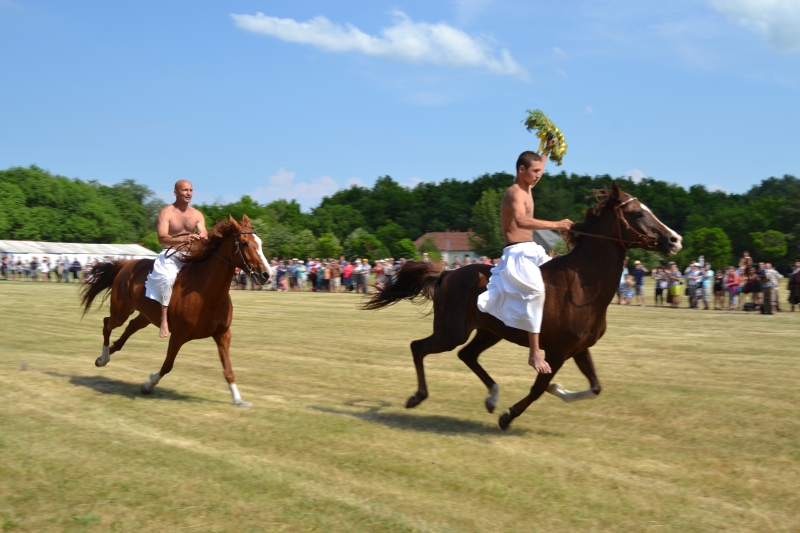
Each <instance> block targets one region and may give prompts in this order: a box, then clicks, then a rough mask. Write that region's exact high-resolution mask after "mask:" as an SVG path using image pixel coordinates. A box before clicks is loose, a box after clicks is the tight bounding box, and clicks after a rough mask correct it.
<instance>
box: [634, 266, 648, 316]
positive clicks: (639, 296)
mask: <svg viewBox="0 0 800 533" xmlns="http://www.w3.org/2000/svg"><path fill="white" fill-rule="evenodd" d="M648 272H650V271H649V270H647V269H646V268H645V267H644V265H642V263H641V261H634V262H633V272H632V273H631V274H632V275H633V279H634V280H636V303H638V304H639V305H640V306H642V307H644V306H645V303H644V276H645V274H647V273H648Z"/></svg>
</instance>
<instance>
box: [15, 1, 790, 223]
mask: <svg viewBox="0 0 800 533" xmlns="http://www.w3.org/2000/svg"><path fill="white" fill-rule="evenodd" d="M0 73H2V83H0V119H2V127H0V168H7V167H9V166H13V165H23V166H27V165H30V164H36V165H39V166H40V167H43V168H46V169H49V170H50V171H52V172H54V173H58V174H62V175H66V176H69V177H79V178H81V179H85V180H90V179H93V180H98V181H101V182H104V183H114V182H118V181H121V180H123V179H126V178H132V179H135V180H137V181H139V182H141V183H144V184H146V185H148V186H149V187H150V188H152V189H153V190H154V191H156V192H157V193H158V194H159V195H160V196H162V197H164V198H169V197H170V191H171V190H172V184H173V183H174V182H175V180H176V179H182V178H185V179H189V180H191V181H192V182H193V183H194V186H195V191H196V200H197V201H205V202H213V201H215V200H222V201H229V200H232V199H236V198H238V197H240V196H241V195H243V194H250V195H252V196H253V197H255V198H256V199H258V200H259V201H262V202H266V201H271V200H273V199H276V198H296V199H297V200H298V201H300V202H301V204H302V205H303V206H304V207H306V208H308V207H313V206H314V205H316V204H317V203H318V202H319V199H320V198H321V197H322V196H323V195H327V194H331V193H332V192H334V191H335V190H336V189H337V188H340V187H347V186H348V185H349V184H352V183H358V184H365V185H370V184H372V183H373V182H374V180H375V178H377V177H378V176H382V175H387V174H388V175H391V176H392V177H394V178H395V179H396V180H398V181H399V182H400V183H403V184H405V185H413V184H415V183H417V182H419V181H439V180H441V179H444V178H456V179H461V180H467V179H472V178H474V177H476V176H478V175H480V174H483V173H485V172H497V171H509V172H511V171H513V165H514V161H515V160H516V157H517V155H518V154H519V153H520V152H521V151H523V150H526V149H532V148H535V147H536V146H537V143H536V142H535V140H536V139H535V137H534V136H533V135H531V134H530V133H528V132H527V131H526V130H525V128H524V127H523V126H522V124H521V121H522V120H523V119H524V117H525V110H526V109H534V108H541V109H543V110H544V111H545V112H546V113H547V114H549V115H550V117H551V118H552V119H553V121H554V122H555V123H556V124H557V125H558V126H559V127H560V128H561V129H562V130H563V131H564V133H565V136H566V139H567V141H568V143H569V152H568V154H567V155H566V157H565V159H564V165H563V167H560V168H559V169H558V170H561V169H563V170H566V171H567V172H576V173H580V174H591V175H596V174H610V175H612V176H623V175H626V174H632V175H635V176H641V175H644V176H649V177H653V178H657V179H662V180H667V181H671V182H676V183H679V184H681V185H684V186H688V185H691V184H695V183H702V184H705V185H707V186H709V187H710V188H722V189H725V190H729V191H733V192H743V191H745V190H747V189H748V188H749V187H750V186H752V185H753V184H755V183H758V182H759V181H761V180H762V179H765V178H768V177H770V176H782V175H784V174H792V175H795V176H800V155H798V141H800V135H798V125H799V124H800V0H696V1H692V0H673V1H672V2H661V1H651V0H638V1H628V2H622V1H614V0H609V1H602V0H596V1H592V2H588V1H586V2H575V1H562V2H541V1H531V0H525V1H523V0H452V1H438V2H437V1H431V0H427V1H418V0H409V1H401V2H394V3H385V2H366V1H360V2H356V1H348V0H338V1H335V2H334V1H331V0H306V1H304V2H276V1H258V2H257V1H236V0H229V1H221V0H216V1H213V0H192V1H184V2H164V1H160V2H149V1H144V0H140V1H138V2H108V1H94V2H90V1H79V0H76V1H72V2H63V1H59V2H56V1H46V0H13V1H11V0H0ZM557 168H558V167H551V166H548V170H550V171H554V170H556V169H557Z"/></svg>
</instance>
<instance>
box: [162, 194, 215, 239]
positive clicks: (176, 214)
mask: <svg viewBox="0 0 800 533" xmlns="http://www.w3.org/2000/svg"><path fill="white" fill-rule="evenodd" d="M195 233H197V234H199V235H200V237H203V238H205V237H206V223H205V217H203V213H201V212H200V211H198V210H197V209H195V208H194V207H192V206H190V205H187V206H186V208H185V209H180V208H178V207H176V206H175V204H170V205H168V206H166V207H164V208H163V209H162V210H161V211H160V212H159V213H158V241H159V242H160V243H161V245H162V246H164V247H168V246H174V245H176V244H180V243H183V242H186V241H188V240H190V239H189V238H188V236H187V234H188V235H194V234H195Z"/></svg>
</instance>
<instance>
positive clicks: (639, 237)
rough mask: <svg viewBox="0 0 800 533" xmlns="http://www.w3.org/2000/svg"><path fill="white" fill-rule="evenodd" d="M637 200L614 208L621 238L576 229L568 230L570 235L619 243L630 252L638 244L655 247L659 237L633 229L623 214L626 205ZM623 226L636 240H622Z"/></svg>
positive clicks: (631, 198)
mask: <svg viewBox="0 0 800 533" xmlns="http://www.w3.org/2000/svg"><path fill="white" fill-rule="evenodd" d="M636 199H637V198H636V197H634V196H631V197H630V198H628V199H627V200H625V201H624V202H621V203H619V204H617V205H615V206H614V212H615V213H616V214H617V230H618V233H619V238H617V237H606V236H605V235H598V234H596V233H586V232H584V231H577V230H574V229H568V230H567V231H568V232H570V233H574V234H575V235H585V236H587V237H595V238H598V239H605V240H607V241H614V242H618V243H620V244H621V245H622V247H623V248H625V250H630V249H631V248H632V247H633V246H634V245H636V244H639V245H642V247H647V246H651V245H652V246H653V247H655V245H656V244H658V237H656V238H655V239H653V238H652V237H651V236H648V235H645V234H644V233H641V232H639V231H637V230H635V229H634V228H633V227H631V224H630V222H628V219H627V218H625V215H624V214H623V213H622V208H623V207H625V205H627V204H628V203H629V202H632V201H634V200H636ZM623 224H624V225H625V229H627V230H628V231H630V232H632V233H633V234H634V235H635V236H636V240H626V239H623V238H622V226H623Z"/></svg>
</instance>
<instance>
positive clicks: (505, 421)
mask: <svg viewBox="0 0 800 533" xmlns="http://www.w3.org/2000/svg"><path fill="white" fill-rule="evenodd" d="M511 420H512V419H511V413H509V412H508V411H506V412H505V413H503V414H502V415H500V419H499V420H498V421H497V423H498V424H500V429H502V430H503V431H505V430H507V429H508V426H509V424H511Z"/></svg>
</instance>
